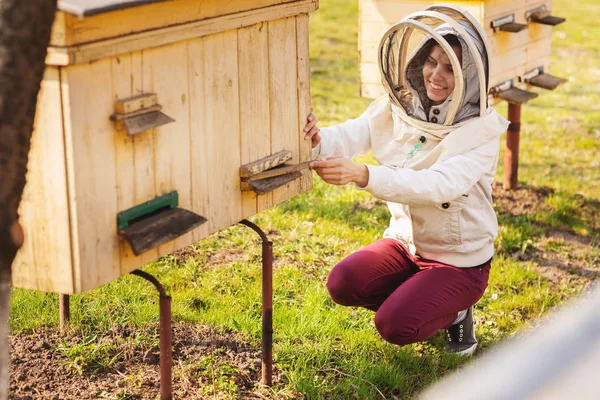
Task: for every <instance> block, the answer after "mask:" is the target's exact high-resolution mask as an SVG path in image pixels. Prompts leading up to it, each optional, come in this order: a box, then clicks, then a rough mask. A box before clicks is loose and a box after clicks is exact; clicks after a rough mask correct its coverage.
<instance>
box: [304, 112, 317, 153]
mask: <svg viewBox="0 0 600 400" xmlns="http://www.w3.org/2000/svg"><path fill="white" fill-rule="evenodd" d="M317 122H318V120H317V116H316V115H315V114H314V113H313V109H312V107H311V108H310V114H308V117H306V125H305V126H304V139H305V140H308V139H311V140H312V148H313V149H314V148H315V147H317V146H318V145H319V143H321V135H320V134H319V130H320V129H319V127H318V126H317Z"/></svg>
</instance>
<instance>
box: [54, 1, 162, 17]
mask: <svg viewBox="0 0 600 400" xmlns="http://www.w3.org/2000/svg"><path fill="white" fill-rule="evenodd" d="M163 1H167V0H58V9H59V10H61V11H65V12H68V13H70V14H73V15H76V16H78V17H89V16H91V15H96V14H102V13H105V12H109V11H115V10H122V9H124V8H131V7H136V6H142V5H144V4H150V3H160V2H163Z"/></svg>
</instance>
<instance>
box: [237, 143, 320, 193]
mask: <svg viewBox="0 0 600 400" xmlns="http://www.w3.org/2000/svg"><path fill="white" fill-rule="evenodd" d="M291 158H292V152H291V151H286V150H283V151H280V152H278V153H275V154H273V155H272V156H269V157H265V158H262V159H260V160H258V161H254V162H252V163H249V164H245V165H242V166H241V167H240V179H241V184H240V188H241V190H242V191H244V192H245V191H253V192H255V193H257V194H265V193H269V192H271V191H273V190H275V189H276V188H278V187H280V186H283V185H285V184H287V183H289V182H291V181H293V180H296V179H298V178H301V177H302V174H301V172H300V171H302V170H303V169H306V168H308V167H309V165H310V163H311V162H312V161H311V160H308V161H304V162H301V163H298V164H284V163H285V162H286V161H288V160H290V159H291Z"/></svg>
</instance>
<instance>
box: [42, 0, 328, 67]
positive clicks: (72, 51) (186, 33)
mask: <svg viewBox="0 0 600 400" xmlns="http://www.w3.org/2000/svg"><path fill="white" fill-rule="evenodd" d="M317 8H318V0H301V1H295V2H293V3H284V4H279V5H275V6H272V7H266V8H261V9H257V10H251V11H245V12H240V13H237V14H233V15H226V16H222V17H216V18H211V19H207V20H201V21H195V22H190V23H186V24H180V25H175V26H166V27H164V28H160V29H155V30H150V31H144V32H139V33H132V34H129V35H124V36H119V37H116V38H113V39H107V40H99V41H96V42H91V43H88V44H82V45H78V46H71V47H56V46H51V47H49V48H48V57H46V63H47V64H49V65H67V64H78V63H85V62H90V61H94V60H98V59H102V58H105V57H111V56H115V55H119V54H122V53H129V52H132V51H137V50H141V49H145V48H150V47H157V46H163V45H167V44H170V43H174V42H178V41H182V40H188V39H192V38H195V37H199V36H206V35H211V34H216V33H219V32H223V31H227V30H231V29H237V28H242V27H245V26H250V25H254V24H256V23H260V22H262V21H267V20H272V19H282V18H286V17H291V16H295V15H297V14H299V13H308V12H311V11H314V10H316V9H317ZM112 24H113V25H118V24H115V23H114V21H113V22H112Z"/></svg>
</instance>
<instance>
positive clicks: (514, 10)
mask: <svg viewBox="0 0 600 400" xmlns="http://www.w3.org/2000/svg"><path fill="white" fill-rule="evenodd" d="M545 3H546V2H545V1H544V0H536V1H535V2H534V3H529V4H528V3H525V2H522V3H515V2H514V1H510V2H503V3H502V4H501V5H500V6H497V7H491V8H490V7H486V8H485V18H484V20H483V23H482V25H483V28H484V29H485V33H486V35H487V36H488V38H490V39H491V37H492V35H494V30H493V29H492V27H491V23H492V21H493V20H495V19H498V18H501V17H504V16H506V15H510V14H515V22H517V23H519V24H528V22H527V19H526V18H525V13H526V12H527V11H529V10H531V9H534V8H537V7H539V6H541V5H542V4H545ZM533 25H539V24H528V27H527V29H526V30H524V31H523V32H524V33H526V31H528V30H529V29H530V28H531V27H532V26H533ZM544 31H545V30H544ZM545 32H546V33H547V32H549V31H545ZM496 34H506V35H518V34H515V33H508V32H498V33H496ZM529 34H530V33H529Z"/></svg>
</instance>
